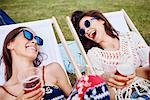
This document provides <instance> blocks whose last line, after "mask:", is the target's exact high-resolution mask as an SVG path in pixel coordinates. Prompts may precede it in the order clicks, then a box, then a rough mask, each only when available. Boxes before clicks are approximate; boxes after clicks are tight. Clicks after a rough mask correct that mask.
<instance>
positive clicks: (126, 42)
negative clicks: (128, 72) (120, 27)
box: [87, 32, 149, 74]
mask: <svg viewBox="0 0 150 100" xmlns="http://www.w3.org/2000/svg"><path fill="white" fill-rule="evenodd" d="M119 40H120V48H119V50H114V51H108V50H103V49H101V48H98V47H93V48H91V49H90V50H89V51H88V53H87V55H88V57H89V60H90V62H91V64H92V67H94V69H95V70H96V73H97V74H102V72H115V71H116V65H118V64H122V63H127V62H131V61H132V62H131V63H133V66H132V67H139V66H142V67H146V66H149V63H148V61H149V59H148V58H149V57H148V55H149V47H148V45H147V44H146V43H145V41H144V40H143V39H141V38H140V37H139V36H138V34H137V33H135V32H129V33H127V34H126V35H120V36H119ZM123 56H128V57H126V59H122V57H123Z"/></svg>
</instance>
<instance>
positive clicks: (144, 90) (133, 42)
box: [71, 10, 150, 100]
mask: <svg viewBox="0 0 150 100" xmlns="http://www.w3.org/2000/svg"><path fill="white" fill-rule="evenodd" d="M71 20H72V23H73V25H74V27H75V29H76V31H77V33H78V36H79V39H80V40H81V43H82V44H83V47H84V49H85V51H86V52H87V55H88V57H89V59H90V61H91V63H92V67H93V68H94V70H95V71H96V74H98V75H102V76H103V77H104V79H105V80H106V81H107V83H108V85H109V86H110V92H111V93H110V94H111V98H114V97H113V95H114V94H115V98H116V99H119V100H120V99H136V98H150V81H149V80H147V79H144V78H142V77H139V76H143V75H144V76H146V74H143V73H136V72H141V71H142V72H144V71H143V69H144V68H147V67H148V66H149V62H148V55H149V47H148V46H147V45H146V43H145V42H144V41H143V40H141V39H139V37H138V35H137V33H135V32H128V33H126V34H125V35H119V32H118V31H116V30H115V29H114V28H113V27H112V26H111V24H110V23H109V22H108V20H107V19H106V18H105V17H104V16H103V14H102V13H100V12H99V11H96V10H91V11H87V12H83V11H75V12H74V13H73V14H72V18H71ZM118 66H119V67H118ZM125 66H127V69H125ZM121 67H122V68H123V71H121V69H122V68H121ZM117 70H118V71H120V72H119V73H121V72H122V75H119V74H116V73H117ZM123 73H124V74H123ZM113 90H115V91H113Z"/></svg>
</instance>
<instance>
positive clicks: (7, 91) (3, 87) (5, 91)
mask: <svg viewBox="0 0 150 100" xmlns="http://www.w3.org/2000/svg"><path fill="white" fill-rule="evenodd" d="M0 87H2V88H3V89H4V91H5V92H7V93H8V94H9V95H11V96H13V97H17V96H16V95H14V94H12V93H10V92H9V91H8V90H7V89H6V88H5V87H4V86H0Z"/></svg>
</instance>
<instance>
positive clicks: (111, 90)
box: [108, 86, 115, 100]
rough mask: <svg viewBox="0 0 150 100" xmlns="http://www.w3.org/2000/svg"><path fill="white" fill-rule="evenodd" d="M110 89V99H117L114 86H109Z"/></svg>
mask: <svg viewBox="0 0 150 100" xmlns="http://www.w3.org/2000/svg"><path fill="white" fill-rule="evenodd" d="M108 91H109V94H110V100H115V92H114V90H113V89H112V87H110V86H108Z"/></svg>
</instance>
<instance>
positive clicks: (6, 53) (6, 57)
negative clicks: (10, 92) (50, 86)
mask: <svg viewBox="0 0 150 100" xmlns="http://www.w3.org/2000/svg"><path fill="white" fill-rule="evenodd" d="M24 28H27V27H18V28H15V29H13V30H12V31H11V32H9V33H8V35H7V36H6V38H5V40H4V44H3V51H2V57H1V59H0V60H1V63H2V60H3V61H4V64H5V80H6V81H8V80H9V79H10V77H11V76H12V57H11V53H10V50H9V49H8V48H7V45H8V43H10V42H11V41H13V40H14V39H15V37H16V36H17V35H18V34H19V33H20V30H21V29H24ZM42 60H43V58H42V56H41V55H40V52H39V53H38V55H37V58H36V59H35V60H34V61H33V64H34V66H35V67H37V66H39V65H40V64H41V62H42Z"/></svg>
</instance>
